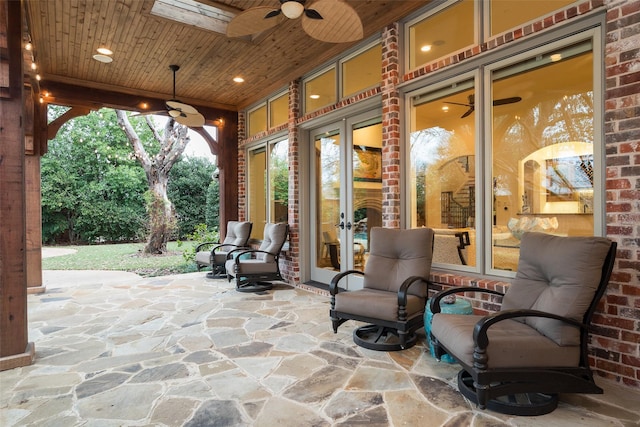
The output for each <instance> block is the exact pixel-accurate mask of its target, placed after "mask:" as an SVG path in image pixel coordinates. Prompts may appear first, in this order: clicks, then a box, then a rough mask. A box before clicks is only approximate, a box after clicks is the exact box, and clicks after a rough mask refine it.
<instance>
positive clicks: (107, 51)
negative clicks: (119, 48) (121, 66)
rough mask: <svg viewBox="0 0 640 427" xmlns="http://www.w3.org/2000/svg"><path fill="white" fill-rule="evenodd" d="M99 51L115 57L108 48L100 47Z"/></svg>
mask: <svg viewBox="0 0 640 427" xmlns="http://www.w3.org/2000/svg"><path fill="white" fill-rule="evenodd" d="M97 51H98V53H101V54H103V55H113V51H112V50H111V49H109V48H106V47H99V48H98V49H97Z"/></svg>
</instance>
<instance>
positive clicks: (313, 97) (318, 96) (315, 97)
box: [309, 95, 320, 99]
mask: <svg viewBox="0 0 640 427" xmlns="http://www.w3.org/2000/svg"><path fill="white" fill-rule="evenodd" d="M309 98H311V99H320V95H309Z"/></svg>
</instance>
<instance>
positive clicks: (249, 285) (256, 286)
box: [236, 282, 273, 293]
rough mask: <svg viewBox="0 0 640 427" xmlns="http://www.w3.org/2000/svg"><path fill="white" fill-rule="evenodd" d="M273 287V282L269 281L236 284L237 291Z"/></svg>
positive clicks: (263, 289)
mask: <svg viewBox="0 0 640 427" xmlns="http://www.w3.org/2000/svg"><path fill="white" fill-rule="evenodd" d="M271 288H273V283H270V282H250V283H245V284H242V285H238V286H236V291H238V292H247V293H249V292H264V291H268V290H269V289H271Z"/></svg>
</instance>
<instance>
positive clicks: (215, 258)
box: [196, 221, 253, 278]
mask: <svg viewBox="0 0 640 427" xmlns="http://www.w3.org/2000/svg"><path fill="white" fill-rule="evenodd" d="M252 227H253V223H251V222H248V221H229V222H227V235H226V236H225V238H224V241H223V242H222V243H213V242H207V243H202V244H200V245H198V247H197V248H196V266H197V268H198V271H200V269H201V268H203V267H211V271H210V272H209V273H207V277H209V278H215V277H224V275H225V268H224V264H225V262H226V261H227V254H228V253H229V252H230V251H232V250H234V249H238V248H246V247H247V244H248V242H249V237H250V236H251V228H252ZM209 248H211V249H209Z"/></svg>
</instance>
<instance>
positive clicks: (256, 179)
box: [247, 147, 267, 239]
mask: <svg viewBox="0 0 640 427" xmlns="http://www.w3.org/2000/svg"><path fill="white" fill-rule="evenodd" d="M247 173H248V178H249V188H248V189H247V194H248V201H249V221H251V222H253V228H252V229H251V237H252V238H254V239H262V237H263V235H264V224H265V223H266V222H267V204H266V200H267V184H266V182H267V155H266V150H265V149H264V147H263V148H261V149H258V150H253V151H250V152H249V162H248V169H247Z"/></svg>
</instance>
